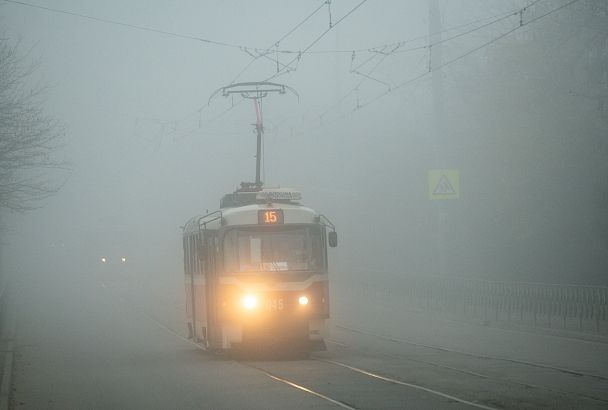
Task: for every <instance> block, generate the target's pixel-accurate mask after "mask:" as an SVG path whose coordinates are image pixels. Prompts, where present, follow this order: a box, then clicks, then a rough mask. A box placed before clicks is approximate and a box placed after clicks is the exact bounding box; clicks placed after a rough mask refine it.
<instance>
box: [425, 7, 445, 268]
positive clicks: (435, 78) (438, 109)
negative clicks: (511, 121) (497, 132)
mask: <svg viewBox="0 0 608 410" xmlns="http://www.w3.org/2000/svg"><path fill="white" fill-rule="evenodd" d="M441 51H442V50H441V11H440V8H439V0H429V71H430V72H431V93H432V102H433V104H432V110H433V115H432V116H431V124H430V127H429V128H430V132H431V144H432V146H433V148H432V149H433V168H435V169H442V168H445V159H444V155H442V148H443V147H442V145H443V144H442V140H445V134H444V132H445V128H444V126H443V121H444V119H445V115H444V108H443V94H444V90H443V72H442V70H441V65H442V63H443V62H442V53H441ZM433 202H434V205H435V214H436V216H435V218H436V244H437V249H436V256H437V258H438V259H439V264H438V265H439V266H438V268H439V273H440V274H441V275H445V274H446V273H447V262H446V253H447V238H446V223H447V212H446V203H445V202H446V201H444V200H437V201H433Z"/></svg>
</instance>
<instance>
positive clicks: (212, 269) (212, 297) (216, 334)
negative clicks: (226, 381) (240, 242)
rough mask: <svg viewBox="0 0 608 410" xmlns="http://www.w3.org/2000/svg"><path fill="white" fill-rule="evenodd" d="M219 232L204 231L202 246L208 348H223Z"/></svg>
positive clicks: (205, 341)
mask: <svg viewBox="0 0 608 410" xmlns="http://www.w3.org/2000/svg"><path fill="white" fill-rule="evenodd" d="M216 238H217V231H213V230H204V231H203V238H202V246H203V252H202V254H203V255H204V260H203V261H202V265H203V275H204V279H205V284H206V286H205V304H206V306H205V310H206V312H207V327H206V329H205V330H204V331H203V339H204V343H206V345H207V346H208V347H211V348H213V347H218V346H221V337H220V336H221V335H220V329H219V322H218V303H219V301H218V282H219V279H218V273H217V260H216V256H217V250H216Z"/></svg>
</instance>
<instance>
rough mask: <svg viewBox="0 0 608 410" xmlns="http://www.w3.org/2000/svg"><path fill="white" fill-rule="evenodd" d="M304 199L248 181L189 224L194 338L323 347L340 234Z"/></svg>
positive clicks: (186, 238) (230, 344)
mask: <svg viewBox="0 0 608 410" xmlns="http://www.w3.org/2000/svg"><path fill="white" fill-rule="evenodd" d="M300 200H301V194H300V193H299V192H297V191H294V190H291V189H285V188H283V189H281V188H256V187H251V186H246V185H245V186H244V187H243V188H241V189H239V190H237V191H236V192H234V193H232V194H227V195H225V196H224V197H223V198H222V201H221V205H220V210H218V211H215V212H212V213H209V214H206V215H203V216H200V217H194V218H192V219H190V220H189V221H188V222H187V223H186V225H185V226H184V228H183V246H184V267H185V269H184V271H185V285H186V300H187V326H188V332H189V336H190V337H191V338H193V339H194V340H196V341H198V342H200V343H201V344H202V345H203V346H204V347H206V348H208V349H232V348H238V347H241V346H243V347H244V346H261V347H273V346H285V347H290V348H294V349H298V350H300V351H312V350H324V349H325V343H324V338H325V337H326V333H327V320H328V318H329V281H328V272H327V267H328V264H327V245H328V243H329V246H330V247H335V246H336V245H337V234H336V232H335V227H334V225H333V224H332V223H331V222H330V221H329V220H328V219H327V218H326V217H325V216H323V215H321V214H319V213H317V212H315V211H314V210H312V209H310V208H307V207H305V206H302V205H301V204H300ZM328 228H329V229H330V231H329V232H328ZM326 238H328V239H329V240H326Z"/></svg>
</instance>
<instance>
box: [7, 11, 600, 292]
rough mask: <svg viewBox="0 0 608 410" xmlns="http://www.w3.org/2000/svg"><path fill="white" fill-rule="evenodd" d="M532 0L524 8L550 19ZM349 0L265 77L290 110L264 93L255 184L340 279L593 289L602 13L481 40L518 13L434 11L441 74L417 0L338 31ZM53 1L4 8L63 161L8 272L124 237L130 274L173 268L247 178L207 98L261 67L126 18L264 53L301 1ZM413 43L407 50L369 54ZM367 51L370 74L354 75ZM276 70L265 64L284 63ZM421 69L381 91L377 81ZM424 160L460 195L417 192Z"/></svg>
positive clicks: (236, 144)
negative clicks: (283, 88)
mask: <svg viewBox="0 0 608 410" xmlns="http://www.w3.org/2000/svg"><path fill="white" fill-rule="evenodd" d="M549 3H551V2H547V4H539V5H538V6H537V9H536V10H533V9H530V10H528V11H526V16H524V17H527V18H529V19H530V20H532V19H534V18H536V17H538V16H540V15H542V14H544V13H546V12H548V11H551V10H552V9H553V8H555V7H556V6H558V4H557V3H555V4H553V3H551V4H549ZM356 5H357V3H356V2H334V3H332V4H331V16H332V17H331V18H332V19H333V21H332V23H334V24H335V27H333V29H332V30H331V31H329V32H328V33H327V34H326V35H325V36H324V37H322V38H321V39H320V41H319V42H318V43H316V44H315V45H314V47H312V48H311V49H310V51H331V50H340V51H343V52H340V53H338V52H328V53H319V54H314V53H313V54H304V55H302V56H301V58H300V61H299V62H298V63H297V64H296V63H294V64H293V65H292V66H293V67H294V70H293V71H290V72H287V73H285V72H284V71H283V72H281V74H282V75H280V76H278V77H277V78H274V79H273V81H276V82H280V83H284V84H286V85H289V86H290V87H293V88H294V89H295V90H297V92H298V93H299V96H300V97H299V100H298V99H297V98H296V97H295V96H293V95H290V94H285V95H278V94H277V95H270V96H269V97H268V98H266V99H264V102H263V110H264V123H265V127H266V130H265V131H266V133H265V141H264V142H265V147H264V148H265V149H264V154H265V155H264V164H263V165H264V173H263V180H264V182H265V183H266V186H276V185H281V186H292V187H295V188H297V189H299V190H301V191H302V192H303V193H304V198H305V201H304V202H305V203H306V204H307V205H309V206H312V207H314V208H315V209H318V210H319V211H321V212H322V213H324V214H326V215H328V216H330V218H331V219H332V220H333V221H334V223H335V224H336V225H337V227H338V230H339V232H340V237H341V241H340V242H341V246H340V248H339V250H338V251H337V254H336V255H334V262H335V268H336V269H337V270H339V271H341V272H344V273H348V274H349V275H351V274H352V275H354V274H362V275H368V274H374V275H380V274H383V273H395V272H413V273H423V274H426V273H428V274H449V275H460V276H469V277H482V278H487V279H493V280H517V281H532V282H555V283H593V284H606V279H605V275H603V274H602V272H601V271H602V267H603V266H605V265H606V262H607V261H608V251H607V249H608V236H607V234H606V230H607V229H608V228H607V227H608V219H607V218H608V217H607V214H608V213H607V212H606V211H607V207H608V201H607V199H606V193H607V192H608V191H607V187H606V186H607V185H606V175H608V173H607V172H606V171H607V169H606V167H607V166H608V165H607V164H606V161H605V154H606V140H605V136H606V130H607V124H606V118H607V117H606V104H605V98H606V96H605V94H606V67H605V66H606V55H605V41H606V29H605V25H604V24H603V23H605V19H606V16H605V10H604V9H603V6H602V5H600V4H599V3H598V2H582V3H580V4H576V5H573V6H572V7H570V8H568V9H567V10H564V11H560V12H556V13H554V14H553V15H551V17H546V18H543V19H540V20H538V21H534V22H532V23H530V24H528V25H526V26H524V27H522V28H521V29H519V30H517V31H515V32H513V33H511V34H509V35H508V36H506V37H504V38H502V39H499V40H497V41H495V42H492V41H493V40H494V39H496V38H497V37H499V36H500V35H501V34H502V33H505V32H507V31H510V30H511V29H512V28H514V27H517V24H516V23H518V16H516V17H510V18H506V19H505V20H504V21H502V22H499V23H493V24H490V25H489V26H488V27H486V28H483V29H477V30H471V28H475V27H478V26H479V25H480V23H486V22H490V21H493V20H495V19H496V18H494V19H492V17H494V16H502V15H504V14H505V13H506V12H510V11H513V10H517V9H518V8H519V7H521V6H523V5H525V3H524V2H521V1H514V2H508V3H505V2H499V1H495V2H479V1H466V2H459V4H458V6H456V5H454V4H451V3H448V2H440V6H441V10H440V13H441V17H440V20H439V22H438V23H435V24H438V25H437V30H436V31H441V30H446V31H444V32H443V33H442V34H441V36H442V37H443V38H444V40H445V39H448V40H446V41H444V42H441V43H439V45H437V46H436V47H440V48H441V50H440V54H439V55H437V56H435V58H436V59H437V61H441V63H442V64H445V63H446V62H451V61H453V60H454V59H458V61H455V62H453V63H449V64H448V65H446V66H445V67H444V68H443V69H437V70H436V71H434V72H433V73H432V74H428V75H424V73H425V72H427V71H428V66H429V50H428V47H423V46H426V45H427V44H429V40H428V38H427V37H426V36H428V33H429V6H428V4H427V2H424V1H420V2H390V3H379V2H371V3H369V4H364V5H362V6H361V8H360V9H357V10H355V11H354V12H353V13H352V14H351V15H349V16H348V17H346V18H345V19H344V20H343V21H340V22H339V23H338V20H339V19H340V17H341V16H344V15H345V14H346V13H348V11H350V10H351V9H352V8H353V7H354V6H356ZM45 6H48V7H51V6H50V5H45ZM52 8H54V9H57V10H62V11H67V12H70V13H73V14H71V15H70V14H65V13H59V12H53V11H49V10H44V9H40V8H33V7H28V6H24V5H18V4H8V3H7V4H4V5H3V6H2V8H1V9H0V12H1V15H2V20H1V21H2V26H3V31H4V34H3V35H4V36H5V37H8V38H10V39H18V38H21V39H22V40H21V41H22V43H23V49H24V50H28V49H30V48H31V51H30V55H31V57H32V58H36V57H38V56H40V57H39V60H40V68H39V70H38V71H37V73H36V76H37V79H38V80H39V81H43V82H45V83H48V84H49V85H50V89H49V91H48V96H47V104H46V105H47V109H48V111H49V112H50V113H51V114H52V115H54V116H55V117H56V118H58V119H59V120H61V121H62V122H63V123H64V124H65V126H66V132H65V147H64V148H63V150H62V152H61V153H60V154H61V155H64V156H65V157H66V158H67V159H68V160H69V161H70V163H71V168H72V172H71V173H70V174H69V177H68V179H67V182H66V183H65V186H64V187H63V189H62V190H61V191H60V192H59V194H57V195H56V196H54V197H53V198H51V199H49V200H48V201H46V202H45V203H44V204H43V205H44V206H43V207H42V208H41V209H40V210H37V211H35V212H31V213H28V214H26V215H6V214H5V215H4V218H3V221H4V231H5V234H4V241H5V243H7V245H8V246H12V248H11V249H12V250H11V251H10V252H8V253H9V254H10V255H11V257H10V260H11V261H12V262H13V263H15V264H17V265H20V264H23V263H25V262H24V260H28V261H29V263H37V262H39V260H40V259H43V258H40V259H38V258H30V257H27V256H26V255H30V254H31V252H33V251H34V249H35V252H36V254H39V255H45V257H54V252H56V248H54V246H55V245H57V244H61V245H60V246H61V247H63V248H64V249H65V248H66V247H67V249H68V250H66V252H67V253H68V254H70V255H71V256H72V258H70V260H71V261H76V260H78V259H77V255H84V254H88V253H89V251H90V249H87V247H90V246H102V245H101V244H102V243H103V241H111V239H109V238H111V237H112V236H113V232H120V235H125V236H126V237H127V238H128V240H126V239H125V241H126V243H125V245H124V246H128V247H129V248H130V249H129V250H128V251H127V252H128V253H134V254H140V255H141V256H140V258H141V259H145V261H143V260H140V261H139V262H141V263H142V269H145V270H148V269H152V268H157V269H158V270H159V272H158V273H159V274H161V273H162V274H166V275H178V274H179V271H180V269H181V268H180V263H181V261H180V252H181V250H180V240H179V235H180V229H179V227H180V226H181V225H182V224H183V222H184V221H185V220H186V219H188V218H189V217H190V216H192V215H194V214H197V213H201V212H204V211H205V210H207V209H209V210H213V209H215V208H217V207H218V205H219V203H218V201H219V198H220V196H221V195H222V194H223V193H226V192H231V191H232V190H234V189H235V188H237V186H238V184H239V183H240V182H241V181H246V180H252V179H253V175H254V173H253V172H254V169H255V168H254V166H255V164H254V159H253V156H254V154H255V135H254V133H253V127H252V126H251V124H252V123H253V122H255V112H254V110H253V106H252V103H251V101H248V100H244V101H243V100H242V99H241V98H240V97H238V96H235V97H233V98H224V97H221V96H217V97H215V98H214V99H212V100H211V101H209V97H210V96H211V95H212V93H213V92H214V91H216V90H217V89H219V88H220V87H223V86H225V85H228V84H230V83H231V82H233V81H260V80H264V79H266V78H268V77H271V76H273V75H274V74H276V71H277V54H276V53H272V54H269V56H268V57H269V58H268V59H265V58H259V59H257V60H256V61H255V62H253V63H252V64H250V63H251V61H252V58H251V56H250V55H249V54H248V53H247V52H246V51H247V50H244V49H239V48H238V47H223V46H219V45H215V44H209V43H206V42H202V41H198V40H193V39H187V38H180V37H178V36H175V35H171V34H162V33H159V32H153V31H146V30H143V29H138V28H136V27H135V26H137V27H145V28H151V29H154V30H158V31H162V32H165V33H174V34H176V35H183V36H192V37H199V38H205V39H211V40H213V41H217V42H222V43H228V44H231V45H237V46H241V47H248V48H249V49H250V50H253V49H254V48H255V49H262V50H263V49H266V48H267V47H269V46H270V50H272V49H273V48H275V45H274V43H275V42H276V40H278V39H280V38H281V37H282V36H283V35H284V34H285V33H288V32H289V30H290V29H291V28H293V27H294V26H295V25H296V24H298V23H299V22H300V21H301V18H302V16H307V15H308V14H310V13H311V12H312V11H313V10H314V9H315V8H316V5H314V4H312V3H309V2H291V3H285V2H265V3H264V4H263V5H262V4H255V5H254V4H250V3H249V2H239V1H229V2H208V3H204V4H199V3H198V2H190V3H187V2H183V3H180V4H179V5H174V4H173V3H170V2H161V1H158V2H130V3H129V4H128V5H125V4H124V3H123V2H104V3H103V4H98V5H94V4H80V3H75V2H70V1H60V2H55V3H53V4H52ZM596 10H599V12H594V11H596ZM76 14H80V15H85V16H89V17H94V18H95V19H91V18H86V17H79V16H77V15H76ZM329 18H330V17H329V13H328V11H327V9H326V8H324V9H323V10H321V11H319V12H318V13H316V14H315V15H314V16H313V17H312V18H310V19H309V20H308V21H307V22H306V23H305V24H303V25H302V26H301V27H300V28H299V29H298V30H296V31H295V32H294V33H293V34H291V35H290V36H288V37H287V38H285V39H284V40H283V41H282V42H281V43H280V44H279V48H280V49H283V50H303V49H305V48H306V47H307V46H308V45H309V44H310V43H311V42H312V40H314V39H315V38H316V37H317V36H318V35H319V33H322V32H323V31H324V30H326V29H327V28H328V25H329ZM96 19H97V20H96ZM102 20H108V21H115V22H119V23H120V24H123V25H117V24H110V23H108V22H104V21H102ZM471 22H477V23H475V24H476V25H473V26H471V25H469V26H464V25H465V24H467V23H471ZM463 26H464V28H463ZM455 27H456V29H454V28H455ZM448 29H450V30H451V31H449V30H448ZM431 31H433V30H431ZM467 31H472V32H471V33H469V34H466V35H462V36H459V37H458V38H455V39H450V38H451V37H454V34H460V33H466V32H467ZM440 38H441V37H440V36H435V37H434V38H433V39H432V42H433V41H434V42H437V41H438V39H440ZM411 39H417V40H413V41H412V42H411V43H408V44H407V45H405V46H402V47H401V49H400V51H402V50H406V51H405V52H398V53H393V54H391V55H386V54H385V55H382V54H378V53H373V52H369V51H366V49H371V48H373V47H379V46H381V45H384V44H393V43H396V42H398V41H404V40H411ZM488 42H491V44H487V45H485V46H484V44H485V43H488ZM416 48H419V49H418V50H416ZM475 48H480V49H479V50H477V51H475V52H472V53H470V54H468V55H467V53H469V52H470V51H471V50H473V49H475ZM412 49H414V50H412ZM348 50H361V51H357V52H354V53H349V52H347V51H348ZM378 50H380V47H379V48H378ZM385 50H386V47H385V48H384V49H382V51H383V52H386V51H385ZM249 52H250V53H252V51H249ZM377 56H380V57H379V58H378V57H377ZM296 57H297V54H296ZM371 57H373V58H374V60H372V62H371V63H373V64H374V65H377V67H376V69H375V70H374V71H371V74H370V75H368V77H373V79H370V78H365V77H363V76H361V75H357V74H356V73H353V72H351V70H352V68H353V67H354V68H357V67H358V65H359V64H361V63H363V62H364V61H365V60H366V59H369V58H371ZM293 58H294V55H293V54H279V55H278V60H279V64H286V63H287V62H289V61H290V60H292V59H293ZM437 61H435V64H438V63H437ZM249 64H250V65H249ZM368 64H369V63H368ZM431 65H433V62H431ZM281 67H282V66H281ZM368 67H370V68H371V66H370V65H364V66H362V68H360V69H359V70H360V71H361V72H363V73H368V72H370V71H363V70H365V69H367V68H368ZM244 68H247V69H246V70H245V71H244V72H242V73H241V71H242V70H243V69H244ZM239 74H240V75H239ZM421 75H422V77H420V76H421ZM417 77H420V78H419V79H418V80H413V81H411V83H409V84H406V85H404V86H401V87H399V88H397V89H394V91H392V92H390V93H388V94H386V95H383V94H384V93H385V92H386V91H387V90H388V89H389V88H388V86H387V85H389V86H390V87H391V88H395V87H397V86H398V85H401V84H403V83H406V82H408V81H410V80H412V79H416V78H417ZM362 80H365V81H363V82H362ZM358 84H360V86H359V87H358V89H357V88H356V87H357V85H358ZM433 95H435V97H433ZM345 96H346V97H345ZM376 98H378V99H376ZM433 98H435V100H434V99H433ZM358 105H359V106H361V108H357V106H358ZM230 107H233V108H232V109H229V108H230ZM227 109H229V110H228V111H226V110H227ZM431 169H456V170H458V171H459V175H460V180H461V181H460V185H461V188H460V190H461V192H460V197H459V199H456V200H445V201H431V200H429V196H428V183H429V182H428V177H427V175H428V171H429V170H431ZM439 221H441V222H439ZM92 238H95V240H92ZM5 252H6V251H5ZM143 255H145V258H144V256H143ZM55 256H56V255H55ZM62 257H63V256H62ZM67 263H71V262H67ZM79 263H85V261H79ZM30 269H36V267H31V268H30ZM355 272H356V273H355Z"/></svg>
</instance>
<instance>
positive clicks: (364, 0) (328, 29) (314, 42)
mask: <svg viewBox="0 0 608 410" xmlns="http://www.w3.org/2000/svg"><path fill="white" fill-rule="evenodd" d="M366 2H367V0H362V1H361V2H360V3H359V4H357V5H356V6H355V7H353V8H352V9H351V10H350V11H349V12H348V13H346V14H345V15H344V16H342V17H341V18H340V19H339V20H338V21H336V22H335V23H333V24H330V25H329V27H328V28H327V29H326V30H324V31H323V32H322V33H321V34H320V35H318V36H317V37H316V38H315V39H314V40H313V41H312V42H311V43H310V44H309V45H308V46H306V48H305V49H304V50H303V51H301V52H300V53H299V54H298V55H297V56H296V57H294V58H293V59H292V60H291V61H290V62H289V63H287V64H286V66H287V67H291V65H292V64H293V63H294V62H295V61H296V60H297V61H299V60H300V56H301V55H302V54H303V53H306V52H307V51H308V50H310V49H311V48H312V47H313V46H314V45H315V44H317V43H318V42H319V41H320V40H321V39H322V38H323V37H325V35H326V34H327V33H329V32H330V31H331V30H332V29H333V28H334V27H336V26H337V25H338V24H340V23H341V22H342V21H344V19H346V18H347V17H348V16H350V15H351V14H352V13H354V12H355V11H356V10H357V9H358V8H359V7H361V6H362V5H363V4H365V3H366ZM285 72H286V71H285V70H284V68H283V69H281V70H278V71H277V72H276V73H275V74H273V75H272V76H270V77H268V78H267V79H266V80H264V81H270V80H272V79H273V78H276V77H278V76H279V75H282V74H285Z"/></svg>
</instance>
